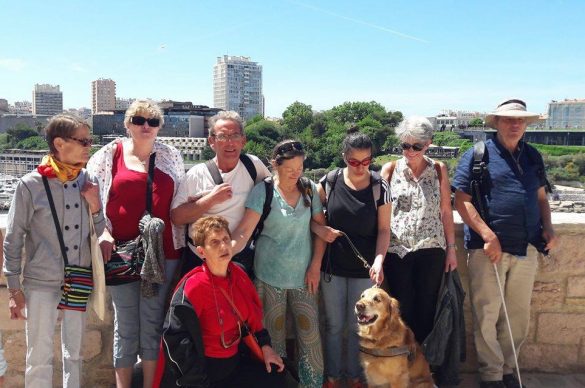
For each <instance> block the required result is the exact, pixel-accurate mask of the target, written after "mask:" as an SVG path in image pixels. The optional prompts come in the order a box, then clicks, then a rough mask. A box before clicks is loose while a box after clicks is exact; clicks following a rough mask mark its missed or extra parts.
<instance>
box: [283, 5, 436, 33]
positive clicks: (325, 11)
mask: <svg viewBox="0 0 585 388" xmlns="http://www.w3.org/2000/svg"><path fill="white" fill-rule="evenodd" d="M287 1H288V2H289V3H293V4H296V5H300V6H301V7H305V8H309V9H312V10H313V11H318V12H323V13H326V14H328V15H331V16H335V17H336V18H340V19H345V20H348V21H350V22H353V23H357V24H361V25H364V26H367V27H370V28H375V29H376V30H380V31H384V32H388V33H390V34H393V35H396V36H399V37H401V38H404V39H410V40H416V41H417V42H421V43H429V41H427V40H424V39H421V38H417V37H416V36H412V35H407V34H404V33H402V32H400V31H396V30H391V29H390V28H386V27H384V26H379V25H377V24H374V23H370V22H366V21H364V20H360V19H355V18H350V17H348V16H344V15H340V14H337V13H335V12H331V11H328V10H326V9H322V8H318V7H315V6H312V5H310V4H305V3H300V2H298V1H294V0H287Z"/></svg>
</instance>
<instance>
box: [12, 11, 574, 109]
mask: <svg viewBox="0 0 585 388" xmlns="http://www.w3.org/2000/svg"><path fill="white" fill-rule="evenodd" d="M0 1H2V3H0V4H1V5H2V14H3V16H4V17H3V27H4V28H5V30H6V31H15V32H17V33H15V34H11V38H10V39H7V40H6V41H5V42H4V43H3V47H2V49H0V98H5V99H7V100H8V101H9V102H10V103H11V104H14V102H16V101H23V100H30V91H31V89H32V88H33V86H34V85H35V84H37V83H40V84H52V85H60V87H61V91H62V92H63V103H64V104H63V105H64V107H65V108H66V109H67V108H79V107H90V106H91V81H93V80H96V79H99V78H111V79H112V80H114V81H115V82H116V86H117V93H116V94H117V95H118V96H120V97H124V98H139V97H149V98H152V99H155V100H162V99H172V100H176V101H192V102H193V103H194V104H200V105H208V106H210V107H213V86H212V85H213V70H212V69H213V65H214V63H215V61H216V58H217V57H220V56H223V55H230V56H246V57H250V58H251V59H252V60H253V61H255V62H258V63H259V64H261V65H262V67H263V94H264V96H265V113H266V116H281V114H282V111H283V110H284V109H285V108H286V107H287V106H288V105H290V104H292V103H293V102H294V101H297V100H298V101H301V102H303V103H306V104H309V105H312V107H313V109H314V110H316V111H319V110H326V109H330V108H332V107H333V106H335V105H339V104H342V103H343V102H344V101H371V100H375V101H377V102H379V103H381V104H382V105H384V106H385V107H386V108H387V109H388V110H393V111H394V110H400V111H402V112H403V113H405V114H407V115H411V114H418V115H424V116H430V115H436V114H437V113H439V112H441V111H442V110H443V109H456V110H468V111H480V112H482V111H490V110H492V109H493V108H494V106H495V105H496V104H497V103H498V102H499V101H501V100H502V99H505V98H508V97H511V96H513V97H520V98H523V99H525V100H526V102H527V103H528V108H529V109H530V110H533V111H536V112H539V113H546V111H547V106H548V103H549V102H550V101H551V100H563V99H565V98H584V97H585V93H584V91H585V74H584V72H583V66H582V63H583V62H584V59H585V53H584V52H583V50H579V47H581V42H580V41H581V37H582V36H584V35H585V25H584V24H583V23H582V21H581V20H580V15H583V14H584V12H585V3H582V2H577V1H533V2H530V3H524V2H513V3H510V2H504V1H493V2H489V3H485V4H484V3H479V2H477V3H476V2H459V1H451V2H448V3H445V2H430V1H424V2H416V3H415V4H398V3H396V4H394V3H388V2H376V1H366V2H360V3H356V2H347V1H341V2H334V1H330V0H327V1H320V2H319V3H318V6H316V5H313V4H311V3H309V2H299V1H294V0H288V1H287V0H283V1H275V2H267V1H252V2H246V3H241V2H233V1H214V2H211V1H205V0H202V1H199V2H194V3H171V4H170V5H169V6H165V7H160V6H159V5H157V4H149V3H140V6H139V7H138V6H137V4H138V3H135V2H123V3H118V2H112V1H101V2H99V3H95V4H94V3H85V2H79V3H67V4H54V3H45V2H40V1H30V2H8V1H3V0H0ZM138 10H139V11H138ZM56 17H58V18H59V20H62V21H63V22H62V23H54V22H53V21H54V19H55V18H56ZM22 20H26V21H27V25H29V26H34V27H35V28H23V27H22V26H23V25H22ZM39 31H42V34H40V33H39Z"/></svg>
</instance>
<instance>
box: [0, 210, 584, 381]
mask: <svg viewBox="0 0 585 388" xmlns="http://www.w3.org/2000/svg"><path fill="white" fill-rule="evenodd" d="M455 219H456V237H457V245H458V249H459V250H458V261H459V272H460V275H461V278H462V281H463V285H464V287H465V289H466V292H467V291H468V288H467V266H466V253H465V250H464V248H463V227H462V224H461V219H460V218H459V216H458V214H456V213H455ZM552 220H553V223H554V225H555V230H556V233H557V235H558V236H559V237H560V246H559V248H558V249H557V250H556V251H554V252H552V254H551V256H550V257H549V258H543V257H542V256H541V257H540V258H539V265H540V267H539V272H538V274H537V277H536V281H535V284H534V293H533V297H532V312H531V325H530V329H529V335H528V339H527V341H526V343H525V344H524V347H523V348H522V351H521V355H520V365H521V368H522V370H524V371H526V372H547V373H551V372H554V373H561V374H567V373H582V372H583V370H585V249H584V247H585V244H584V242H585V227H584V226H585V217H584V216H583V214H571V213H553V217H552ZM4 225H5V220H4V217H2V216H0V229H4ZM6 301H7V292H6V288H5V280H4V279H3V278H2V277H1V275H0V306H6ZM4 308H6V307H4ZM464 312H465V317H466V326H467V355H468V357H467V362H466V363H465V364H463V365H462V366H461V370H462V371H463V372H470V373H473V372H475V371H476V370H477V360H476V357H475V349H474V345H473V337H472V335H471V333H472V321H471V308H470V304H469V298H467V299H466V303H465V306H464ZM112 321H113V314H112V311H111V308H110V309H109V312H108V315H107V317H106V320H105V321H104V322H101V321H99V319H97V318H96V317H95V315H94V314H93V312H90V316H89V318H88V321H87V332H86V337H85V344H84V359H85V362H84V373H83V374H84V383H85V385H86V386H88V387H112V386H113V385H114V382H115V380H114V372H113V368H112V332H113V324H112ZM0 328H1V330H2V334H3V341H4V349H5V355H6V358H7V361H8V362H9V369H8V373H7V376H6V384H5V386H7V387H22V386H23V385H24V378H23V373H24V357H25V349H26V346H25V340H24V323H23V322H16V321H11V320H9V319H8V314H7V313H6V311H4V313H2V311H1V310H0ZM58 330H59V328H57V329H56V331H55V343H56V345H55V346H56V359H55V376H54V379H53V383H54V385H55V386H60V384H61V361H60V360H59V357H60V347H59V346H58V344H59V335H58ZM544 376H545V377H543V378H544V379H546V376H547V375H544ZM579 378H580V379H581V380H580V381H583V380H582V379H583V377H582V376H580V377H579Z"/></svg>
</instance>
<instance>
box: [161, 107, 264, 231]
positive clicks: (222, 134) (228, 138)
mask: <svg viewBox="0 0 585 388" xmlns="http://www.w3.org/2000/svg"><path fill="white" fill-rule="evenodd" d="M207 140H208V141H209V145H210V146H211V149H213V151H215V157H214V158H213V163H214V164H215V166H216V167H217V170H219V174H220V175H221V179H222V180H223V183H221V184H216V183H215V181H214V179H213V177H212V175H211V172H210V167H208V166H207V165H206V164H205V163H199V164H197V165H195V166H193V167H192V168H191V169H190V170H189V171H188V172H187V174H186V175H185V177H184V178H183V180H182V181H181V184H180V185H179V189H178V190H177V195H176V196H175V199H174V200H173V203H172V205H171V208H172V210H171V220H172V221H173V223H174V224H176V225H185V224H192V223H193V222H195V221H197V220H198V219H199V218H201V217H203V216H212V215H220V216H223V217H225V218H226V219H227V220H228V222H229V227H230V231H233V230H234V229H235V228H236V227H237V226H238V224H239V223H240V220H241V219H242V217H243V216H244V211H245V210H246V208H245V206H244V204H245V202H246V198H247V197H248V193H249V192H250V191H251V190H252V188H253V187H254V185H255V181H254V180H253V178H252V176H251V172H249V171H248V168H246V165H245V164H244V163H243V162H242V160H241V158H240V153H241V151H242V149H243V148H244V144H246V136H245V135H244V128H243V122H242V119H241V118H240V115H238V113H236V112H233V111H222V112H219V113H218V114H216V115H215V116H213V117H211V118H210V119H209V137H208V138H207ZM246 156H247V157H248V159H249V160H251V162H252V163H253V166H254V167H255V170H256V175H257V176H256V182H260V181H262V179H264V178H265V177H267V176H270V171H268V169H267V168H266V166H265V165H264V163H262V162H261V161H260V159H258V158H257V157H256V156H254V155H245V156H244V157H246ZM250 165H251V164H250ZM215 166H213V165H212V166H211V168H215Z"/></svg>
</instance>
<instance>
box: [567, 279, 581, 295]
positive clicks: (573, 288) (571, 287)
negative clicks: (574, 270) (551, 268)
mask: <svg viewBox="0 0 585 388" xmlns="http://www.w3.org/2000/svg"><path fill="white" fill-rule="evenodd" d="M567 297H570V298H584V297H585V276H570V277H569V278H568V279H567Z"/></svg>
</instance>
